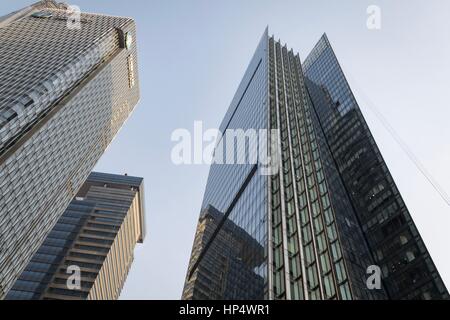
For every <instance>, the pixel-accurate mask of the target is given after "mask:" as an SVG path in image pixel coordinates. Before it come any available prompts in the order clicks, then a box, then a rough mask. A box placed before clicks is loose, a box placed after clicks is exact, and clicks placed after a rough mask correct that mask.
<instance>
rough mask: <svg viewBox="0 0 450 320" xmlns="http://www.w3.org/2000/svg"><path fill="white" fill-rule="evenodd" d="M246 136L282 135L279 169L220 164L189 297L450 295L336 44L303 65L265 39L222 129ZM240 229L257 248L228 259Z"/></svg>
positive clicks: (246, 246) (277, 144) (213, 175)
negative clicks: (237, 267)
mask: <svg viewBox="0 0 450 320" xmlns="http://www.w3.org/2000/svg"><path fill="white" fill-rule="evenodd" d="M238 128H239V129H243V130H248V129H276V130H278V139H276V140H274V139H273V138H272V137H271V136H270V138H269V139H270V141H268V146H269V149H270V150H269V151H274V150H275V151H276V152H277V153H278V154H279V155H280V169H279V171H278V172H277V173H275V174H272V175H262V174H260V173H259V170H258V169H259V167H260V164H253V165H250V164H218V163H214V164H212V166H211V169H210V174H209V177H208V182H207V186H206V191H205V195H204V199H203V203H202V215H201V216H200V221H199V224H198V227H197V233H196V237H195V240H194V246H193V251H192V255H191V260H190V263H189V269H188V272H187V276H186V283H185V288H184V292H183V298H187V299H205V298H212V299H217V298H218V299H248V298H249V294H248V293H245V292H244V291H242V290H238V289H237V288H239V287H247V288H257V289H256V291H253V289H252V295H251V298H253V299H345V300H348V299H446V298H448V292H447V290H446V288H445V286H444V284H443V282H442V280H441V278H440V276H439V274H438V272H437V270H436V268H435V266H434V264H433V262H432V260H431V257H430V256H429V254H428V251H427V249H426V248H425V245H424V243H423V241H422V240H421V238H420V235H419V233H418V231H417V229H416V228H415V226H414V224H413V222H412V220H411V217H410V215H409V213H408V210H407V209H406V206H405V204H404V202H403V200H402V198H401V196H400V194H399V192H398V190H397V188H396V187H395V184H394V182H393V180H392V177H391V175H390V174H389V171H388V169H387V167H386V164H385V163H384V161H383V159H382V157H381V155H380V153H379V151H378V148H377V147H376V144H375V141H374V139H373V137H372V135H371V133H370V131H369V129H368V127H367V125H366V123H365V121H364V118H363V116H362V114H361V111H360V109H359V106H358V104H357V103H356V100H355V99H354V97H353V94H352V92H351V90H350V88H349V86H348V83H347V81H346V80H345V77H344V74H343V72H342V70H341V69H340V67H339V64H338V62H337V59H336V57H335V55H334V53H333V51H332V49H331V46H330V44H329V42H328V40H327V39H326V36H323V37H322V39H321V40H320V41H319V43H318V44H317V45H316V47H315V48H314V49H313V51H312V52H311V54H310V55H309V56H308V57H307V59H306V60H305V62H304V64H303V66H302V64H301V62H300V58H299V55H298V54H294V52H293V50H292V49H291V50H289V49H288V48H287V46H286V45H282V44H281V43H280V41H276V40H275V39H274V37H269V35H268V31H267V30H266V32H265V33H264V35H263V37H262V39H261V41H260V43H259V45H258V48H257V50H256V52H255V54H254V56H253V58H252V60H251V62H250V65H249V67H248V69H247V71H246V73H245V75H244V78H243V80H242V82H241V84H240V85H239V88H238V90H237V92H236V94H235V96H234V98H233V101H232V103H231V106H230V107H229V109H228V111H227V113H226V115H225V119H224V120H223V122H222V124H221V126H220V131H221V132H222V133H223V132H225V130H226V129H238ZM212 207H213V208H215V210H217V211H218V212H222V213H223V214H222V217H221V218H220V221H218V220H217V219H219V217H216V218H215V220H216V221H214V223H211V222H210V223H209V224H210V225H209V227H207V228H209V229H210V230H208V232H204V230H205V226H207V225H208V223H205V215H204V212H205V210H209V209H208V208H212ZM229 225H235V226H236V228H237V230H239V232H240V233H242V232H246V233H247V234H248V237H250V238H253V241H249V240H246V241H245V242H241V245H240V246H235V245H230V246H231V247H232V250H217V248H221V247H222V248H223V246H224V245H223V237H221V236H220V235H221V234H222V233H227V234H228V233H230V231H228V230H227V229H226V226H229ZM240 238H242V239H243V237H242V236H241V237H240ZM254 242H257V243H258V244H259V247H261V248H263V249H264V256H263V258H262V259H261V254H260V252H261V250H260V249H256V248H258V247H257V246H255V245H254V244H253V243H254ZM212 250H213V252H210V251H212ZM222 262H223V263H222ZM236 263H241V264H244V267H241V268H242V269H243V270H251V271H252V272H253V276H245V277H236V276H235V272H234V271H233V268H231V267H230V266H232V265H233V264H236ZM368 270H369V272H370V274H368V273H367V272H368ZM379 271H381V272H379ZM371 275H373V276H374V278H371V279H370V280H371V281H372V279H376V278H378V279H379V280H380V283H379V285H378V284H377V281H375V282H370V286H368V285H367V283H368V282H367V281H368V280H369V279H368V278H369V276H371ZM205 293H206V294H205Z"/></svg>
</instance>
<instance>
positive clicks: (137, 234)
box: [6, 172, 145, 300]
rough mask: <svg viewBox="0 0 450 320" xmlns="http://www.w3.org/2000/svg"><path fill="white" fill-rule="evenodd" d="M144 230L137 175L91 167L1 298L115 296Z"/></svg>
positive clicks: (140, 191)
mask: <svg viewBox="0 0 450 320" xmlns="http://www.w3.org/2000/svg"><path fill="white" fill-rule="evenodd" d="M144 233H145V230H144V189H143V180H142V178H137V177H130V176H121V175H113V174H105V173H96V172H93V173H91V175H90V176H89V178H88V179H87V181H86V182H85V184H84V185H83V186H82V188H81V190H80V191H79V193H78V194H77V196H76V197H75V199H73V200H72V202H71V203H70V205H69V207H68V208H67V209H66V211H65V212H64V214H63V215H62V216H61V218H59V220H58V222H57V223H56V225H55V226H54V227H53V229H52V230H51V232H50V233H49V235H48V236H47V238H46V239H45V240H44V243H43V244H42V245H41V246H40V248H39V249H38V251H37V252H36V253H35V254H34V256H33V258H32V259H31V261H30V263H29V264H28V265H27V266H26V268H25V270H24V271H23V272H22V274H21V275H20V277H19V279H18V280H17V281H16V282H15V283H14V286H13V287H12V289H11V290H10V291H9V292H8V294H7V296H6V298H7V299H95V300H98V299H117V298H118V297H119V295H120V291H121V290H122V287H123V284H124V283H125V279H126V277H127V274H128V270H129V269H130V267H131V263H132V262H133V249H134V247H135V244H136V242H142V241H143V238H144ZM74 267H75V268H79V269H78V270H80V271H81V272H80V276H81V278H80V279H81V288H80V289H76V288H75V289H74V288H73V287H69V286H68V283H69V284H70V285H73V284H74V283H75V282H74V281H72V280H73V275H74V272H73V269H71V268H74Z"/></svg>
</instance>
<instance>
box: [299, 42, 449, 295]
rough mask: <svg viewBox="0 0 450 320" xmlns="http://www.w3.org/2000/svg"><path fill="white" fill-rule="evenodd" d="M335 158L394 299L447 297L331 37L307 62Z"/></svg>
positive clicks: (310, 84) (320, 125)
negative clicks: (346, 75)
mask: <svg viewBox="0 0 450 320" xmlns="http://www.w3.org/2000/svg"><path fill="white" fill-rule="evenodd" d="M303 71H304V74H305V76H306V79H307V80H306V83H307V87H308V91H309V93H310V96H311V98H312V101H313V104H314V107H315V112H316V113H317V115H318V118H319V121H318V122H317V123H316V126H317V128H318V130H320V131H322V132H323V135H324V136H325V138H326V141H327V142H326V144H327V145H328V147H329V150H330V151H331V156H332V160H333V162H334V164H335V166H336V167H337V168H338V171H339V176H340V178H341V181H342V182H343V184H344V186H345V190H346V192H347V194H348V195H349V197H350V200H351V204H352V206H353V209H354V212H355V213H356V218H357V220H358V221H359V224H360V226H361V229H362V232H363V234H364V238H365V240H366V242H367V244H368V246H369V248H370V252H371V255H372V257H373V259H374V261H375V264H376V265H379V266H380V267H381V269H382V279H383V283H384V287H385V290H386V292H387V295H388V297H390V298H392V299H439V298H448V293H447V290H446V288H445V286H444V284H443V282H442V280H441V278H440V276H439V273H438V271H437V269H436V267H435V265H434V264H433V261H432V259H431V257H430V255H429V253H428V251H427V249H426V247H425V244H424V242H423V240H422V238H421V237H420V234H419V232H418V230H417V228H416V226H415V225H414V222H413V221H412V219H411V215H410V214H409V212H408V209H407V207H406V205H405V203H404V201H403V199H402V197H401V195H400V193H399V191H398V189H397V187H396V185H395V183H394V180H393V179H392V176H391V174H390V173H389V170H388V168H387V166H386V163H385V162H384V160H383V157H382V156H381V154H380V151H379V149H378V147H377V145H376V143H375V140H374V138H373V136H372V134H371V133H370V130H369V128H368V127H367V124H366V122H365V120H364V117H363V115H362V113H361V111H360V108H359V106H358V103H357V102H356V100H355V97H354V96H353V93H352V91H351V90H350V87H349V85H348V83H347V80H346V78H345V76H344V73H343V72H342V69H341V67H340V65H339V62H338V60H337V58H336V56H335V54H334V52H333V49H332V47H331V45H330V42H329V41H328V39H327V36H326V35H325V34H324V35H323V36H322V38H321V39H320V40H319V42H318V43H317V45H316V46H315V47H314V49H313V50H312V52H311V53H310V54H309V56H308V57H307V58H306V60H305V62H304V63H303Z"/></svg>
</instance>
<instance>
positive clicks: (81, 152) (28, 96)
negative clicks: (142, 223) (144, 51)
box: [0, 0, 139, 299]
mask: <svg viewBox="0 0 450 320" xmlns="http://www.w3.org/2000/svg"><path fill="white" fill-rule="evenodd" d="M71 19H72V18H71V14H70V11H68V10H67V5H65V4H58V3H56V2H55V1H51V0H47V1H39V2H37V3H35V4H33V5H30V6H28V7H26V8H24V9H22V10H19V11H17V12H14V13H12V14H9V15H7V16H3V17H0V44H1V45H0V299H1V298H3V297H4V296H5V294H6V292H8V290H9V289H10V288H11V286H12V284H13V283H14V281H15V280H16V279H17V277H18V276H19V275H20V273H21V272H22V270H23V268H24V267H25V266H26V265H27V263H28V262H29V260H30V259H31V257H32V255H33V254H34V252H35V251H36V250H37V249H38V248H39V246H40V244H41V243H42V241H43V240H44V239H45V237H46V235H47V234H48V232H49V231H50V230H51V229H52V227H53V226H54V224H55V223H56V221H57V220H58V218H59V217H60V216H61V214H62V213H63V212H64V210H65V209H66V208H67V206H68V205H69V203H70V201H71V200H72V198H73V196H74V195H75V194H76V193H77V191H78V189H79V188H80V187H81V185H82V184H83V182H84V181H85V180H86V178H87V177H88V175H89V173H90V172H91V171H92V169H93V167H94V166H95V164H96V162H97V161H98V159H99V158H100V157H101V155H102V154H103V152H104V151H105V149H106V148H107V146H108V145H109V143H110V142H111V141H112V139H113V138H114V136H115V135H116V133H117V132H118V131H119V129H120V127H121V126H122V125H123V123H124V122H125V120H126V119H127V118H128V116H129V115H130V113H131V112H132V110H133V108H134V106H135V105H136V104H137V102H138V100H139V83H138V74H137V50H136V45H135V41H132V40H133V39H135V35H136V33H135V23H134V21H133V20H132V19H129V18H121V17H112V16H107V15H98V14H87V13H81V15H80V19H79V21H78V22H79V25H78V28H77V27H74V26H73V25H72V24H71V23H70V21H71Z"/></svg>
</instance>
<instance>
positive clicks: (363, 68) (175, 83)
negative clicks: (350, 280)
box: [0, 0, 450, 299]
mask: <svg viewBox="0 0 450 320" xmlns="http://www.w3.org/2000/svg"><path fill="white" fill-rule="evenodd" d="M33 2H34V1H32V0H31V1H30V0H27V1H26V0H23V1H22V0H14V1H2V3H1V4H0V14H3V13H4V14H6V13H9V12H11V11H13V10H16V9H18V8H21V7H24V6H26V5H28V4H30V3H33ZM69 3H70V4H73V5H78V6H79V7H80V8H81V10H82V11H85V12H94V13H103V14H111V15H117V16H129V17H133V18H134V19H135V20H136V23H137V39H136V41H137V45H138V65H139V77H140V87H141V100H140V103H139V105H138V106H137V108H136V109H135V111H134V112H133V114H132V115H131V117H130V118H129V119H128V121H127V122H126V123H125V125H124V126H123V128H122V129H121V131H120V132H119V133H118V135H117V136H116V138H115V139H114V141H113V142H112V143H111V145H110V146H109V148H108V149H107V151H106V152H105V153H104V155H103V156H102V158H101V159H100V161H99V162H98V164H97V166H96V168H95V170H97V171H103V172H110V173H118V174H123V173H128V174H129V175H135V176H141V177H144V181H145V202H146V203H145V206H146V224H147V225H146V227H147V236H146V239H145V242H144V244H142V245H137V247H136V250H135V260H134V262H133V265H132V268H131V270H130V273H129V275H128V278H127V281H126V284H125V287H124V289H123V291H122V294H121V299H179V298H180V297H181V293H182V288H183V284H184V278H185V275H186V270H187V264H188V261H189V256H190V252H191V247H192V242H193V238H194V233H195V227H196V223H197V218H198V215H199V210H200V205H201V201H202V197H203V193H204V189H205V185H206V180H207V175H208V166H207V165H181V166H176V165H175V164H173V163H172V161H171V156H170V155H171V150H172V148H173V147H174V145H175V143H174V142H172V141H171V139H170V138H171V134H172V132H173V131H174V130H176V129H179V128H185V129H188V130H190V131H192V130H193V127H194V121H196V120H199V121H203V126H204V128H205V129H206V128H217V127H218V126H219V124H220V122H221V120H222V118H223V116H224V114H225V112H226V110H227V108H228V106H229V103H230V102H231V99H232V97H233V95H234V93H235V91H236V89H237V87H238V85H239V82H240V80H241V78H242V76H243V75H244V72H245V70H246V68H247V65H248V63H249V62H250V59H251V57H252V55H253V52H254V50H255V49H256V46H257V44H258V41H259V39H260V37H261V35H262V33H263V31H264V29H265V27H266V26H267V25H268V26H269V33H270V34H274V35H275V37H276V38H277V39H278V38H279V39H281V40H282V41H283V42H285V43H287V44H288V46H289V47H291V48H293V49H294V51H297V52H299V53H300V56H301V58H302V60H303V59H304V58H305V57H306V55H307V54H308V53H309V51H310V50H311V49H312V47H313V46H314V44H315V43H316V42H317V40H318V39H319V38H320V36H321V35H322V34H323V33H324V32H326V33H327V35H328V38H329V40H330V42H331V44H332V46H333V48H334V50H335V53H336V55H337V57H338V59H339V61H340V63H341V66H342V68H343V70H344V73H345V74H346V75H347V77H348V80H349V83H350V86H351V88H352V89H353V91H354V94H355V96H356V98H357V100H358V102H359V104H360V107H361V110H362V112H363V114H364V116H365V118H366V120H367V122H368V125H369V127H370V129H371V131H372V133H373V135H374V137H375V140H376V142H377V144H378V146H379V148H380V150H381V153H382V155H383V157H384V158H385V160H386V162H387V165H388V167H389V169H390V170H391V173H392V175H393V177H394V180H395V181H396V183H397V186H398V188H399V190H400V192H401V194H402V196H403V198H404V200H405V202H406V204H407V206H408V208H409V210H410V213H411V215H412V217H413V220H414V221H415V223H416V225H417V227H418V229H419V232H420V233H421V235H422V238H423V239H424V241H425V244H426V246H427V248H428V250H429V251H430V254H431V256H432V258H433V260H434V262H435V264H436V266H437V268H438V270H439V272H440V274H441V276H442V278H443V280H444V282H445V283H446V285H447V287H448V288H450V251H449V250H448V245H449V244H450V232H449V229H450V228H449V227H450V207H449V206H448V205H446V204H445V202H444V201H443V200H442V199H441V198H440V197H439V196H438V195H437V193H436V191H435V190H434V189H433V188H432V187H431V186H430V184H429V183H428V182H427V181H426V179H425V178H424V177H423V176H422V175H421V174H420V173H419V171H418V170H417V168H416V167H415V166H414V165H413V164H412V162H411V161H410V160H409V158H408V157H407V156H406V155H405V154H404V153H403V152H402V151H401V149H400V148H399V146H398V144H396V142H395V140H394V139H393V138H392V136H391V135H390V134H389V133H388V131H387V130H386V129H385V128H384V127H383V126H382V124H381V122H380V121H379V119H378V118H377V117H376V116H375V114H374V113H373V112H372V108H373V107H372V108H370V107H369V106H371V105H373V106H374V107H375V108H376V109H377V110H379V112H380V113H381V114H382V115H383V117H384V118H386V119H387V121H388V122H389V124H390V125H391V126H392V127H393V128H394V129H395V131H396V132H397V134H398V135H399V136H400V137H401V139H402V140H403V141H404V142H405V143H406V144H407V145H408V146H409V148H410V149H411V150H412V151H413V152H414V154H415V155H416V157H417V158H418V159H420V161H421V162H422V164H423V165H424V166H425V168H427V170H428V171H429V172H430V173H431V174H432V175H433V176H434V178H435V179H436V180H437V181H438V182H439V183H440V185H441V186H442V188H443V189H444V190H446V191H447V193H450V170H449V163H450V141H449V139H448V138H449V137H450V125H449V118H450V108H449V99H448V92H449V88H450V80H449V76H448V75H449V74H450V42H449V41H448V39H450V19H448V12H449V10H450V2H449V1H447V0H428V1H418V0H396V1H392V0H385V1H375V0H371V1H366V0H340V1H330V0H328V1H325V0H291V1H288V0H272V1H269V0H245V1H242V0H227V1H219V0H158V1H155V0H153V1H152V0H128V1H105V0H73V1H69ZM369 5H377V6H379V8H380V9H381V29H379V30H369V29H368V28H367V26H366V21H367V19H368V14H367V12H366V10H367V7H368V6H369Z"/></svg>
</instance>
